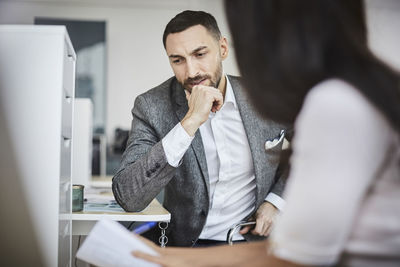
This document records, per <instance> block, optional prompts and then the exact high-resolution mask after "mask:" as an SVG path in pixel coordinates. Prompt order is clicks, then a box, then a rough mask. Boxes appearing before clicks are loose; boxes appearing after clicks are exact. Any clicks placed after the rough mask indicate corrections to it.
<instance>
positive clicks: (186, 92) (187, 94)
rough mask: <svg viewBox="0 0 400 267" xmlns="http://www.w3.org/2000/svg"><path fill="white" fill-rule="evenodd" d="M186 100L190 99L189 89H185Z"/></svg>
mask: <svg viewBox="0 0 400 267" xmlns="http://www.w3.org/2000/svg"><path fill="white" fill-rule="evenodd" d="M185 95H186V100H187V101H189V98H190V93H189V91H188V90H185Z"/></svg>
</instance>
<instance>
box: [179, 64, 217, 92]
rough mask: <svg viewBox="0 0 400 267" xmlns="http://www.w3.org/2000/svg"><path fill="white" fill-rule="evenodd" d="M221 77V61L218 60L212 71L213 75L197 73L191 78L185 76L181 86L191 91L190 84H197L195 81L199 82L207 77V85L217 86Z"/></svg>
mask: <svg viewBox="0 0 400 267" xmlns="http://www.w3.org/2000/svg"><path fill="white" fill-rule="evenodd" d="M221 77H222V62H220V64H219V65H218V68H217V70H216V71H215V72H214V75H213V76H210V75H208V74H205V75H197V76H195V77H193V78H187V79H186V80H185V81H184V82H183V84H182V86H183V88H185V89H186V90H188V91H189V92H192V87H193V86H192V84H197V83H199V82H201V81H202V80H206V79H208V80H209V81H210V84H208V85H207V86H211V87H214V88H218V86H219V83H220V82H221Z"/></svg>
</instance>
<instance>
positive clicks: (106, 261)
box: [76, 220, 159, 267]
mask: <svg viewBox="0 0 400 267" xmlns="http://www.w3.org/2000/svg"><path fill="white" fill-rule="evenodd" d="M136 250H138V251H142V252H145V253H147V254H151V255H157V253H156V252H155V251H154V250H153V249H152V248H150V247H149V246H147V245H146V244H144V243H143V242H142V241H140V240H139V239H138V238H136V237H135V236H134V235H133V234H132V233H131V232H129V231H128V230H127V229H126V228H124V227H123V226H122V225H120V224H119V223H117V222H114V221H109V220H101V221H99V222H98V223H97V224H96V225H95V226H94V228H93V229H92V231H91V232H90V234H89V236H88V237H87V238H86V240H85V242H83V244H82V246H81V248H80V249H79V250H78V253H77V254H76V257H78V258H79V259H81V260H84V261H86V262H88V263H91V264H94V265H96V266H100V267H112V266H113V267H117V266H118V267H125V266H126V267H128V266H129V267H132V266H141V267H156V266H159V265H157V264H154V263H149V262H147V261H144V260H141V259H138V258H135V257H134V256H132V254H131V252H132V251H136Z"/></svg>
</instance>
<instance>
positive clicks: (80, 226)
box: [71, 190, 171, 235]
mask: <svg viewBox="0 0 400 267" xmlns="http://www.w3.org/2000/svg"><path fill="white" fill-rule="evenodd" d="M85 196H86V195H85ZM111 196H112V193H111V190H109V192H105V193H102V194H101V195H98V197H101V198H103V197H104V198H105V199H109V198H110V197H111ZM112 198H113V197H112ZM71 218H72V235H88V234H89V232H90V231H91V230H92V228H93V226H94V225H95V224H96V222H97V221H98V220H101V219H108V220H113V221H120V222H122V221H128V222H169V221H170V220H171V213H169V212H168V211H167V210H166V209H165V208H164V207H163V206H162V205H161V204H160V202H158V200H157V199H154V200H153V201H152V202H151V203H150V204H149V205H148V206H147V207H146V208H145V209H144V210H142V211H140V212H94V211H90V212H89V211H85V210H83V211H79V212H72V215H71Z"/></svg>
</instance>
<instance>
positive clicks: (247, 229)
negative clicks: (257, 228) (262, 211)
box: [239, 225, 251, 235]
mask: <svg viewBox="0 0 400 267" xmlns="http://www.w3.org/2000/svg"><path fill="white" fill-rule="evenodd" d="M250 229H251V225H248V226H245V227H243V228H242V229H241V230H240V231H239V233H240V234H241V235H244V234H247V233H248V232H249V231H250Z"/></svg>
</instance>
